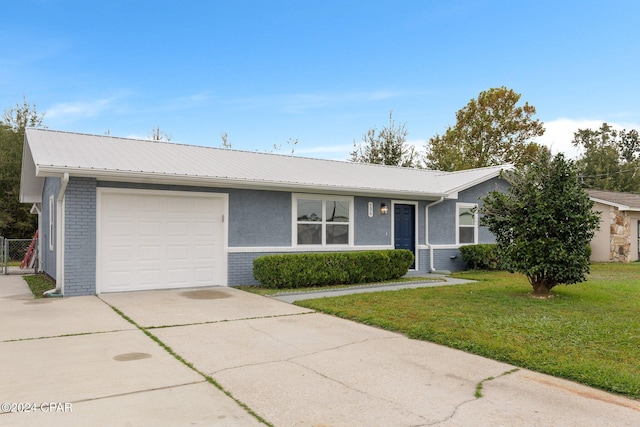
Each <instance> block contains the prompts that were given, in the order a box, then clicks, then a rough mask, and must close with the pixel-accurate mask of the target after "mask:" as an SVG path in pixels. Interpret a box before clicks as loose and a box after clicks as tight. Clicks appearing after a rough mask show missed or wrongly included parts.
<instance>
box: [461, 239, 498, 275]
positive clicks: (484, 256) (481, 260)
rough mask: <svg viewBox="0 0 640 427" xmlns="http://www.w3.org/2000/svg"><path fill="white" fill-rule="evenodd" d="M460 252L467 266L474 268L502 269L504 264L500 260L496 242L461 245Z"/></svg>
mask: <svg viewBox="0 0 640 427" xmlns="http://www.w3.org/2000/svg"><path fill="white" fill-rule="evenodd" d="M460 253H461V254H462V259H463V260H464V261H465V262H466V263H467V267H468V268H471V269H474V270H503V269H504V265H503V263H502V262H501V260H500V253H499V251H498V245H496V244H481V245H468V246H461V247H460Z"/></svg>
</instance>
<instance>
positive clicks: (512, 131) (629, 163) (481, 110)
mask: <svg viewBox="0 0 640 427" xmlns="http://www.w3.org/2000/svg"><path fill="white" fill-rule="evenodd" d="M520 98H521V95H520V94H518V93H516V92H514V91H513V90H512V89H507V88H506V87H504V86H503V87H500V88H492V89H489V90H487V91H484V92H481V93H480V94H479V95H478V97H477V98H474V99H471V100H470V101H469V103H468V104H467V105H466V106H464V107H463V108H462V109H460V110H459V111H458V112H457V113H456V123H455V125H453V126H449V127H448V128H447V130H446V131H445V133H444V134H442V135H439V134H436V135H435V136H434V137H432V138H430V139H429V141H428V142H427V144H426V146H425V154H423V155H421V154H420V153H418V152H416V149H415V147H414V146H412V145H411V144H409V143H407V135H408V133H409V132H408V131H407V129H406V123H403V124H401V125H396V123H395V122H394V120H393V116H392V114H390V115H389V126H388V127H383V128H382V129H381V130H379V131H378V130H377V129H376V128H375V127H374V128H371V129H369V130H368V131H367V132H366V133H365V134H364V135H363V137H362V141H361V142H360V143H356V142H355V141H354V151H353V152H352V153H351V158H350V160H351V161H352V162H361V163H374V164H382V165H394V166H405V167H416V168H422V167H425V168H429V169H435V170H442V171H458V170H465V169H472V168H481V167H487V166H496V165H501V164H505V163H510V164H513V165H514V166H516V167H519V166H526V165H529V164H531V163H532V162H533V161H534V160H535V159H537V158H538V157H539V156H540V154H541V153H543V152H545V151H548V148H547V147H546V146H544V145H541V144H539V143H537V142H536V138H537V137H540V136H542V135H543V134H544V131H545V129H544V124H543V123H542V122H541V121H540V120H538V119H535V118H534V115H535V113H536V109H535V107H534V106H532V105H529V104H528V103H526V102H525V103H524V105H522V106H518V102H519V101H520ZM572 143H573V145H574V146H576V147H579V148H580V149H581V154H580V155H579V156H578V158H577V159H576V161H575V163H576V166H577V171H578V177H579V178H580V180H581V183H582V186H583V187H585V188H593V189H599V190H608V191H621V192H630V193H640V137H639V135H638V131H637V130H635V129H632V130H626V129H623V130H619V131H618V130H615V129H613V128H612V127H611V126H610V125H609V124H607V123H603V124H602V126H601V127H600V128H599V129H595V130H594V129H578V131H577V132H575V133H574V137H573V140H572Z"/></svg>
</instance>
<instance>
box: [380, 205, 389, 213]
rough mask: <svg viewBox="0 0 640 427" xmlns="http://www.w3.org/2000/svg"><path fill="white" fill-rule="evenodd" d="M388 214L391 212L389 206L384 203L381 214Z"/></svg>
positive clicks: (381, 206)
mask: <svg viewBox="0 0 640 427" xmlns="http://www.w3.org/2000/svg"><path fill="white" fill-rule="evenodd" d="M387 212H389V208H388V207H387V204H386V203H382V204H381V205H380V213H381V214H382V215H386V214H387Z"/></svg>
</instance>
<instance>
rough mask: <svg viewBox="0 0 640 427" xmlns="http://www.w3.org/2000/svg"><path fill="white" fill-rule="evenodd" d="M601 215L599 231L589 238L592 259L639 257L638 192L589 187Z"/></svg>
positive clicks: (639, 206)
mask: <svg viewBox="0 0 640 427" xmlns="http://www.w3.org/2000/svg"><path fill="white" fill-rule="evenodd" d="M588 192H589V197H590V198H591V200H592V201H593V202H595V205H594V207H593V209H594V211H596V212H597V213H599V214H600V230H598V231H596V234H595V236H593V239H592V240H591V261H618V262H630V261H638V260H639V259H640V194H632V193H618V192H614V191H602V190H588Z"/></svg>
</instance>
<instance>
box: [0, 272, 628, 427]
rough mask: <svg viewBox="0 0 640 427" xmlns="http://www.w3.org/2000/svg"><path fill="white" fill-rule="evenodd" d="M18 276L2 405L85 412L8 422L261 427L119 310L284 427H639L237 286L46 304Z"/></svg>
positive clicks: (16, 417)
mask: <svg viewBox="0 0 640 427" xmlns="http://www.w3.org/2000/svg"><path fill="white" fill-rule="evenodd" d="M6 277H7V276H5V277H0V375H2V378H3V382H2V390H1V392H0V394H1V398H0V400H2V401H4V402H32V401H35V402H63V403H64V402H69V403H72V404H73V412H72V413H55V414H52V413H45V412H42V411H40V412H36V413H10V414H0V425H78V426H79V425H110V426H111V425H116V426H117V425H160V426H162V425H215V426H217V425H222V426H225V425H238V426H244V425H248V426H250V425H256V424H258V421H257V420H256V418H254V417H252V416H251V415H250V414H248V412H247V411H246V410H244V409H243V408H242V407H240V406H239V405H238V403H236V402H235V401H234V400H232V399H231V398H229V397H228V396H226V395H225V394H223V393H222V392H220V391H219V390H218V389H216V388H215V387H213V386H212V385H211V384H209V383H208V382H206V381H205V379H204V377H203V376H202V375H201V374H199V373H198V372H195V371H194V370H192V369H190V368H188V367H187V366H186V365H184V364H183V363H181V362H180V361H178V360H177V359H176V358H174V357H173V356H171V355H170V354H169V353H168V352H167V351H166V349H164V348H163V347H161V346H159V345H158V344H157V343H156V342H154V341H153V340H152V339H151V337H149V336H147V335H146V334H145V333H144V332H143V331H142V330H140V329H138V328H137V327H136V326H134V325H132V324H131V323H129V322H126V321H125V320H123V318H122V317H121V316H119V315H118V314H117V313H116V312H115V311H114V310H112V309H111V308H110V307H109V305H111V306H113V307H116V308H117V309H118V310H119V311H121V312H123V313H124V314H125V315H126V316H128V317H129V318H131V319H132V320H133V321H134V322H136V323H137V325H139V326H140V327H142V328H148V329H146V331H147V332H148V333H149V334H151V335H152V336H153V337H154V338H155V339H157V340H159V341H161V342H162V343H163V344H164V345H165V346H168V347H170V348H171V349H172V351H174V352H175V353H177V354H179V355H180V356H181V357H182V358H183V359H184V360H185V361H187V362H188V363H190V364H192V365H193V366H194V367H195V368H196V369H197V370H198V371H199V372H201V373H203V374H204V375H207V376H209V377H211V378H213V379H214V380H215V381H216V382H217V383H218V384H220V385H221V386H222V387H223V388H224V389H225V390H226V391H228V392H229V393H231V394H232V395H233V396H234V397H235V398H236V399H238V400H240V401H242V402H244V403H245V404H246V405H247V406H248V407H249V408H251V409H252V410H253V411H255V412H256V413H257V414H258V415H260V416H261V417H263V418H264V419H265V420H266V421H268V422H269V423H271V424H273V425H275V426H426V425H439V426H545V427H546V426H609V425H610V426H636V425H639V424H640V402H638V401H635V400H631V399H626V398H622V397H619V396H615V395H611V394H608V393H604V392H601V391H598V390H594V389H592V388H589V387H584V386H581V385H578V384H575V383H572V382H569V381H564V380H559V379H556V378H553V377H549V376H546V375H541V374H537V373H534V372H530V371H527V370H524V369H520V370H517V371H513V370H514V367H512V366H510V365H507V364H504V363H499V362H495V361H492V360H489V359H485V358H482V357H478V356H474V355H470V354H467V353H464V352H461V351H457V350H452V349H449V348H446V347H442V346H438V345H435V344H431V343H427V342H422V341H416V340H410V339H408V338H406V337H405V336H402V335H399V334H395V333H391V332H388V331H384V330H381V329H377V328H373V327H369V326H366V325H362V324H358V323H355V322H350V321H347V320H343V319H339V318H336V317H332V316H327V315H324V314H320V313H315V312H313V311H310V310H308V309H304V308H301V307H297V306H293V305H290V304H286V303H283V302H281V301H277V300H274V299H270V298H264V297H260V296H257V295H253V294H250V293H247V292H243V291H240V290H237V289H232V288H206V289H191V290H174V291H149V292H131V293H119V294H104V295H101V296H100V298H97V297H76V298H63V299H53V300H46V302H35V301H33V300H31V299H29V295H28V291H26V292H25V289H26V287H25V286H26V285H24V286H23V285H22V284H21V283H19V282H14V281H13V278H11V276H8V277H10V278H11V279H12V280H11V283H7V280H6ZM16 280H20V281H21V280H22V279H21V278H16ZM4 289H12V290H11V291H7V292H5V291H3V290H4ZM39 324H41V328H39V327H38V325H39ZM68 333H69V334H73V335H71V336H65V335H66V334H68ZM81 334H83V335H81ZM16 340H18V341H16ZM480 383H482V384H483V390H482V393H483V394H484V396H483V397H481V398H476V397H475V392H476V387H477V385H478V384H480Z"/></svg>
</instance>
